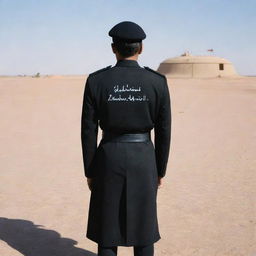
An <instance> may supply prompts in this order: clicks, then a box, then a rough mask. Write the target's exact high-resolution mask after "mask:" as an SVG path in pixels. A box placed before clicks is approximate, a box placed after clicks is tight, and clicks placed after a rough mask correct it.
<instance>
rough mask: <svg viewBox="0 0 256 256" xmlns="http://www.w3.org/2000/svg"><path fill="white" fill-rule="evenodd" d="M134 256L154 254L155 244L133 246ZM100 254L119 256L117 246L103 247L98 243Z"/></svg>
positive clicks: (101, 255) (151, 255)
mask: <svg viewBox="0 0 256 256" xmlns="http://www.w3.org/2000/svg"><path fill="white" fill-rule="evenodd" d="M133 252H134V256H153V255H154V244H150V245H146V246H133ZM98 256H117V246H111V247H103V246H100V245H99V244H98Z"/></svg>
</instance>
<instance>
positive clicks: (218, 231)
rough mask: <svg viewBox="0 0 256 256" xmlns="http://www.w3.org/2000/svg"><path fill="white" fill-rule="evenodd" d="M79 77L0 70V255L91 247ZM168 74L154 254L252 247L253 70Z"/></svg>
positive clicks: (206, 254)
mask: <svg viewBox="0 0 256 256" xmlns="http://www.w3.org/2000/svg"><path fill="white" fill-rule="evenodd" d="M85 79H86V76H50V77H40V78H31V77H1V78H0V101H1V108H0V114H1V122H0V130H1V133H0V157H1V160H0V161H1V172H0V205H1V207H0V255H1V256H16V255H26V256H93V255H96V254H95V253H96V252H97V244H96V243H94V242H92V241H91V240H89V239H87V238H86V237H85V233H86V225H87V213H88V207H89V198H90V190H89V188H88V187H87V182H86V178H85V176H84V173H83V162H82V149H81V141H80V117H81V107H82V97H83V90H84V84H85ZM168 83H169V90H170V95H171V106H172V139H171V149H170V156H169V163H168V169H167V173H166V176H165V178H164V180H163V185H162V187H161V188H159V192H158V198H157V204H158V221H159V228H160V234H161V239H160V240H159V242H157V243H155V255H156V256H163V255H171V256H183V255H184V256H190V255H196V256H256V207H255V201H256V157H255V156H256V129H255V127H256V77H244V78H241V77H240V78H217V79H216V78H214V79H213V78H212V79H178V78H175V79H169V80H168ZM152 135H153V132H152ZM152 137H153V136H152ZM100 138H101V133H99V140H100ZM118 253H119V255H124V256H125V255H133V249H132V247H119V248H118Z"/></svg>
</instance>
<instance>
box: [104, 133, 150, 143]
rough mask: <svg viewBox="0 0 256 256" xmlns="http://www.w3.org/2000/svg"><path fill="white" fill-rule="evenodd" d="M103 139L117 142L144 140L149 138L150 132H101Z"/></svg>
mask: <svg viewBox="0 0 256 256" xmlns="http://www.w3.org/2000/svg"><path fill="white" fill-rule="evenodd" d="M102 139H103V141H109V140H111V141H118V142H144V141H149V140H151V137H150V132H144V133H123V134H117V133H113V132H107V131H103V132H102Z"/></svg>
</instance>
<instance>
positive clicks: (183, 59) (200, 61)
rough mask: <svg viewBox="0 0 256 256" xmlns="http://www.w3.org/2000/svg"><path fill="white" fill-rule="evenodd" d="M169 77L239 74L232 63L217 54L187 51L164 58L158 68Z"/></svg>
mask: <svg viewBox="0 0 256 256" xmlns="http://www.w3.org/2000/svg"><path fill="white" fill-rule="evenodd" d="M157 71H158V72H160V73H162V74H163V75H166V76H167V77H191V78H197V77H227V76H237V75H238V74H237V73H236V70H235V68H234V67H233V65H232V63H231V62H230V61H228V60H226V59H224V58H220V57H216V56H193V55H190V54H189V53H188V52H185V53H184V54H182V55H181V56H179V57H175V58H170V59H166V60H164V61H163V62H162V63H161V64H160V65H159V67H158V69H157Z"/></svg>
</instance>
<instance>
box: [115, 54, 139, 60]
mask: <svg viewBox="0 0 256 256" xmlns="http://www.w3.org/2000/svg"><path fill="white" fill-rule="evenodd" d="M116 60H117V61H119V60H136V61H138V56H137V55H134V56H131V57H127V58H122V57H116Z"/></svg>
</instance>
